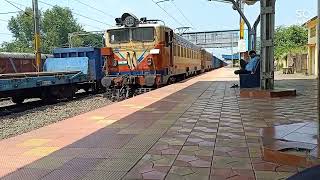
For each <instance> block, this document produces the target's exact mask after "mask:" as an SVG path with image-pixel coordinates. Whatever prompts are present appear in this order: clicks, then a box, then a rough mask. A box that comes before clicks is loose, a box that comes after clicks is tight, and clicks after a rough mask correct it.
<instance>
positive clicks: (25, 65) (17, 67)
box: [0, 52, 52, 74]
mask: <svg viewBox="0 0 320 180" xmlns="http://www.w3.org/2000/svg"><path fill="white" fill-rule="evenodd" d="M48 57H52V55H49V54H43V55H42V56H41V59H42V62H44V60H45V59H47V58H48ZM36 71H37V67H36V62H35V55H34V54H31V53H9V52H0V74H8V73H24V72H36Z"/></svg>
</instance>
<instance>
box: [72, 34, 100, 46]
mask: <svg viewBox="0 0 320 180" xmlns="http://www.w3.org/2000/svg"><path fill="white" fill-rule="evenodd" d="M71 44H72V46H74V47H80V46H81V47H103V46H104V44H103V34H92V33H85V32H83V34H80V35H74V36H73V37H72V38H71Z"/></svg>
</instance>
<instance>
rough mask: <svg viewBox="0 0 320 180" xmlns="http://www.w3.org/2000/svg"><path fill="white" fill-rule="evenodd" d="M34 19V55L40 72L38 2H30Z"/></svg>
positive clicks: (34, 0) (35, 0)
mask: <svg viewBox="0 0 320 180" xmlns="http://www.w3.org/2000/svg"><path fill="white" fill-rule="evenodd" d="M32 7H33V17H34V49H35V54H36V65H37V71H38V72H39V71H40V70H41V50H40V17H39V16H40V15H39V10H38V0H32Z"/></svg>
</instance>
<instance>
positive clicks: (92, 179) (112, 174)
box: [81, 171, 127, 180]
mask: <svg viewBox="0 0 320 180" xmlns="http://www.w3.org/2000/svg"><path fill="white" fill-rule="evenodd" d="M126 173H127V172H121V171H89V172H88V173H87V174H86V175H84V176H83V177H82V178H81V180H106V179H110V180H111V179H112V180H120V179H122V177H123V176H124V175H125V174H126Z"/></svg>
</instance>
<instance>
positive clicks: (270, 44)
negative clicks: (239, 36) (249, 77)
mask: <svg viewBox="0 0 320 180" xmlns="http://www.w3.org/2000/svg"><path fill="white" fill-rule="evenodd" d="M275 1H276V0H261V1H260V5H261V10H260V11H261V13H260V16H261V88H262V89H273V87H274V31H275V22H274V19H275Z"/></svg>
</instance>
